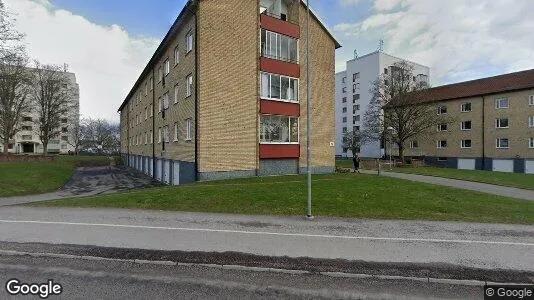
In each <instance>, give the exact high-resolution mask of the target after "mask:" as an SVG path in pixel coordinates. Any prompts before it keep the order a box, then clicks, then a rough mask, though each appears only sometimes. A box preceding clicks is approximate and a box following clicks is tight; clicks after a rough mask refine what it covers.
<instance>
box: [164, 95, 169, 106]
mask: <svg viewBox="0 0 534 300" xmlns="http://www.w3.org/2000/svg"><path fill="white" fill-rule="evenodd" d="M163 109H164V110H166V109H169V92H166V93H165V94H163Z"/></svg>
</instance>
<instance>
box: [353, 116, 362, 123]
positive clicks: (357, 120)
mask: <svg viewBox="0 0 534 300" xmlns="http://www.w3.org/2000/svg"><path fill="white" fill-rule="evenodd" d="M359 121H360V115H357V116H354V117H352V123H353V124H356V122H359Z"/></svg>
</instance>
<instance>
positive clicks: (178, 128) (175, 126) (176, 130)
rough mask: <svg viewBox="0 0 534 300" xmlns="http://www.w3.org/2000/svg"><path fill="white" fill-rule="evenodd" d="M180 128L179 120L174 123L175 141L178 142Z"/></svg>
mask: <svg viewBox="0 0 534 300" xmlns="http://www.w3.org/2000/svg"><path fill="white" fill-rule="evenodd" d="M178 130H180V127H179V126H178V122H176V123H174V141H175V142H178V137H179V136H180V135H179V132H178Z"/></svg>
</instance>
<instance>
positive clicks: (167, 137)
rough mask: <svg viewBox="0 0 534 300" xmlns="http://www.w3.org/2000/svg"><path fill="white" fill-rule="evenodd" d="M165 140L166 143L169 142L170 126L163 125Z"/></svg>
mask: <svg viewBox="0 0 534 300" xmlns="http://www.w3.org/2000/svg"><path fill="white" fill-rule="evenodd" d="M163 141H164V142H165V143H168V142H169V126H164V127H163Z"/></svg>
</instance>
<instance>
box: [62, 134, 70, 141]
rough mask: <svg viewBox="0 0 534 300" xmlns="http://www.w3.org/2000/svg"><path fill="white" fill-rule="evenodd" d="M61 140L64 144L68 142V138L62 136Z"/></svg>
mask: <svg viewBox="0 0 534 300" xmlns="http://www.w3.org/2000/svg"><path fill="white" fill-rule="evenodd" d="M61 140H62V141H65V142H68V141H69V137H68V136H65V135H64V136H62V137H61Z"/></svg>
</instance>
